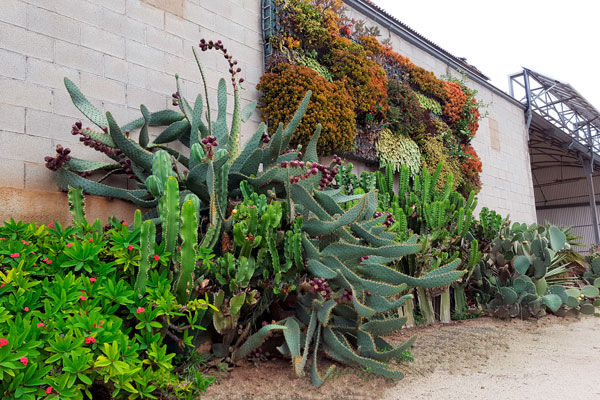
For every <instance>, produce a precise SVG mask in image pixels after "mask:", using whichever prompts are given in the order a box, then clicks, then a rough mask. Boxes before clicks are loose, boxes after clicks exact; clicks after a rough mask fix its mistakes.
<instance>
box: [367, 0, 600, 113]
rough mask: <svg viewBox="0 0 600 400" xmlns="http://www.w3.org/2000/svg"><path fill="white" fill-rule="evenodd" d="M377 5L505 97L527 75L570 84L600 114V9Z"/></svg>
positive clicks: (431, 2)
mask: <svg viewBox="0 0 600 400" xmlns="http://www.w3.org/2000/svg"><path fill="white" fill-rule="evenodd" d="M372 1H373V0H372ZM374 2H375V4H377V5H378V6H379V7H381V8H383V9H384V10H386V11H387V12H388V13H389V14H391V15H393V16H394V17H396V18H397V19H398V20H400V21H402V22H403V23H404V24H406V25H408V26H409V27H411V28H412V29H413V30H415V31H417V32H418V33H419V34H421V35H422V36H424V37H426V38H427V39H429V40H430V41H432V42H434V43H436V44H437V45H438V46H440V47H442V48H443V49H445V50H446V51H448V52H450V53H451V54H453V55H455V56H457V57H466V59H467V62H468V63H469V64H472V65H474V66H476V67H477V68H478V69H479V70H480V71H481V72H483V73H484V74H485V75H486V76H488V77H489V78H491V82H492V84H494V85H495V86H497V87H499V88H500V89H502V90H504V91H505V92H508V75H510V74H513V73H516V72H519V71H521V70H522V67H526V68H529V69H532V70H534V71H537V72H539V73H542V74H544V75H547V76H550V77H551V78H554V79H558V80H559V81H561V82H563V83H569V84H570V85H571V86H573V87H574V88H575V89H576V90H577V91H578V92H579V93H580V94H582V95H583V96H584V97H585V98H586V99H587V100H588V101H589V102H590V103H591V104H592V105H593V106H594V107H596V109H598V110H600V18H599V17H600V1H597V0H568V1H564V0H561V1H556V0H546V1H543V0H520V1H516V0H501V1H499V0H492V1H490V0H487V1H485V0H484V1H482V0H478V1H474V0H454V1H453V2H450V1H447V0H446V1H442V0H426V1H415V0H412V1H401V0H374Z"/></svg>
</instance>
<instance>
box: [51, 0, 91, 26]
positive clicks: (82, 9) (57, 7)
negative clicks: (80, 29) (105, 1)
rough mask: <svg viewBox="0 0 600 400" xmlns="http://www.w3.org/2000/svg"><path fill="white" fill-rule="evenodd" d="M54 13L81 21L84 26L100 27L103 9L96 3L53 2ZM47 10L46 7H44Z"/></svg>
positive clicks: (66, 0) (57, 0) (67, 0)
mask: <svg viewBox="0 0 600 400" xmlns="http://www.w3.org/2000/svg"><path fill="white" fill-rule="evenodd" d="M47 3H52V5H53V8H52V11H54V12H55V13H57V14H59V15H62V16H65V17H69V18H72V19H74V20H77V21H81V22H83V23H84V24H91V25H98V24H99V22H100V19H99V16H100V15H101V12H102V8H101V7H100V6H99V5H97V4H96V3H98V1H97V0H94V1H81V0H80V1H73V0H52V1H48V2H47ZM44 8H45V7H44Z"/></svg>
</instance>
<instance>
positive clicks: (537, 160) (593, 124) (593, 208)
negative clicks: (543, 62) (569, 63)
mask: <svg viewBox="0 0 600 400" xmlns="http://www.w3.org/2000/svg"><path fill="white" fill-rule="evenodd" d="M509 93H510V95H511V96H513V97H514V98H515V99H516V100H518V101H519V102H520V103H522V104H523V105H525V107H526V109H525V115H526V118H527V120H526V128H527V138H528V141H529V155H530V159H531V172H532V178H533V180H534V190H536V191H537V193H539V194H540V196H541V197H542V198H541V199H540V201H538V199H537V196H536V209H537V210H538V211H539V210H541V209H555V208H565V207H573V208H575V207H576V206H581V202H580V200H581V199H582V198H584V196H585V195H584V193H585V192H584V191H583V193H578V192H582V190H581V189H582V187H581V185H580V183H579V182H582V181H583V180H585V181H587V185H586V186H587V196H586V197H588V200H589V209H590V217H591V218H590V219H591V225H589V226H590V228H591V230H592V231H593V235H594V243H595V244H596V245H600V229H599V222H598V221H599V219H600V218H599V216H598V210H597V205H598V204H597V201H596V190H595V188H594V178H595V177H597V175H595V173H596V172H597V171H599V170H600V112H599V111H598V110H597V109H596V108H595V107H594V106H592V105H591V104H590V103H589V102H588V101H587V100H586V99H585V98H584V97H583V96H582V95H581V94H580V93H579V92H578V91H577V90H575V89H574V88H573V87H572V86H571V85H569V84H568V83H564V82H561V81H559V80H557V79H554V78H550V77H549V76H547V75H544V74H541V73H539V72H536V71H533V70H531V69H528V68H523V71H522V72H519V73H517V74H514V75H511V76H509ZM578 164H579V166H580V167H579V168H583V174H581V175H580V176H567V177H563V176H562V173H563V170H564V168H577V165H578ZM557 168H558V169H559V171H560V176H556V174H555V175H554V176H553V177H552V180H548V181H546V182H540V181H539V180H538V176H537V175H538V174H540V175H542V176H544V171H543V170H548V171H553V170H556V169H557ZM550 174H551V172H550ZM550 176H552V175H550ZM574 185H575V186H574ZM564 188H568V189H570V192H569V193H563V192H564V191H565V190H564ZM547 193H548V194H549V195H550V196H546V194H547ZM558 193H560V196H559V197H557V196H556V195H557V194H558Z"/></svg>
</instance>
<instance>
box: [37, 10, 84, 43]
mask: <svg viewBox="0 0 600 400" xmlns="http://www.w3.org/2000/svg"><path fill="white" fill-rule="evenodd" d="M79 26H80V24H79V23H78V22H77V21H74V20H72V19H70V18H67V17H63V16H62V15H59V14H56V13H54V12H50V11H48V10H44V9H42V8H39V7H36V6H27V29H30V30H32V31H34V32H39V33H43V34H44V35H47V36H50V37H53V38H57V39H61V40H64V41H66V42H72V43H78V42H79V40H80V30H79Z"/></svg>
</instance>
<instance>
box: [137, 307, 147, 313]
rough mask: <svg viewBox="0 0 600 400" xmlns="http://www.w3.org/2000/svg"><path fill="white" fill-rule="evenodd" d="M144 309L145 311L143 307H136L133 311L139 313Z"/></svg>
mask: <svg viewBox="0 0 600 400" xmlns="http://www.w3.org/2000/svg"><path fill="white" fill-rule="evenodd" d="M144 311H146V310H145V309H144V307H138V309H137V310H135V312H136V313H138V314H141V313H143V312H144Z"/></svg>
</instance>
